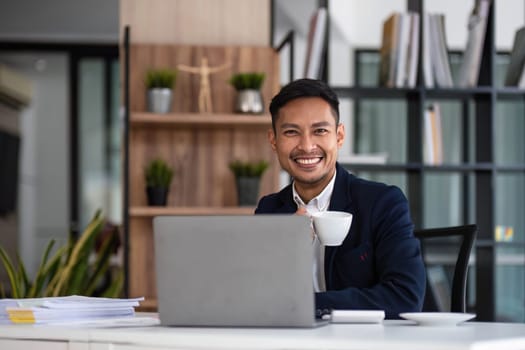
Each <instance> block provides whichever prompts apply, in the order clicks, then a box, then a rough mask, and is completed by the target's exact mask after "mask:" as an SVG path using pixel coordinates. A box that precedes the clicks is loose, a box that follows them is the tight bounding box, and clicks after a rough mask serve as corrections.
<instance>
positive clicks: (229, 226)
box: [153, 215, 326, 327]
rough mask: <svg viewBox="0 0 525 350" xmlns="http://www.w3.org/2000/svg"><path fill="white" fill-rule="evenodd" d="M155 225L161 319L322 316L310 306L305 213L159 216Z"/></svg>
mask: <svg viewBox="0 0 525 350" xmlns="http://www.w3.org/2000/svg"><path fill="white" fill-rule="evenodd" d="M153 229H154V237H155V238H154V244H155V264H156V265H155V266H156V274H157V276H156V280H157V293H158V310H159V318H160V322H161V324H162V325H166V326H200V327H202V326H221V327H314V326H318V325H320V324H323V323H320V322H319V321H320V320H316V318H315V313H314V308H315V302H314V292H313V282H312V256H313V248H312V243H311V227H310V220H309V219H308V218H307V217H304V216H298V215H252V216H240V215H238V216H236V215H228V216H159V217H155V218H154V220H153ZM324 323H326V322H324Z"/></svg>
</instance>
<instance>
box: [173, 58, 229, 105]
mask: <svg viewBox="0 0 525 350" xmlns="http://www.w3.org/2000/svg"><path fill="white" fill-rule="evenodd" d="M229 66H230V64H229V63H225V64H223V65H220V66H217V67H210V66H208V59H207V58H206V57H203V58H202V60H201V65H200V66H197V67H191V66H187V65H184V64H179V65H178V66H177V68H178V69H179V70H181V71H183V72H188V73H193V74H199V75H200V88H199V112H200V113H206V112H208V113H211V112H212V111H213V105H212V101H211V90H210V74H212V73H217V72H220V71H221V70H224V69H226V68H228V67H229Z"/></svg>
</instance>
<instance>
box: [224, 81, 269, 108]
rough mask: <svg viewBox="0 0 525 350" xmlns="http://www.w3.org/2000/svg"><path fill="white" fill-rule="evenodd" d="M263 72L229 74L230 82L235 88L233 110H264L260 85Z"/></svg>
mask: <svg viewBox="0 0 525 350" xmlns="http://www.w3.org/2000/svg"><path fill="white" fill-rule="evenodd" d="M264 77H265V74H264V73H257V72H249V73H237V74H234V75H232V76H231V78H230V84H231V85H232V86H233V87H234V88H235V90H237V99H236V102H235V111H236V112H239V113H254V114H259V113H262V112H263V111H264V102H263V98H262V94H261V86H262V84H263V82H264Z"/></svg>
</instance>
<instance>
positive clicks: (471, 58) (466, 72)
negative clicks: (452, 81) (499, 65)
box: [457, 0, 490, 87]
mask: <svg viewBox="0 0 525 350" xmlns="http://www.w3.org/2000/svg"><path fill="white" fill-rule="evenodd" d="M489 6H490V0H476V2H475V4H474V8H473V10H472V12H471V14H470V16H469V19H468V38H467V45H466V48H465V52H464V54H463V60H462V62H461V66H460V68H459V76H458V82H457V85H458V86H459V87H472V86H477V85H478V77H479V68H480V65H481V54H482V51H483V44H484V42H485V32H486V29H487V21H488V15H489Z"/></svg>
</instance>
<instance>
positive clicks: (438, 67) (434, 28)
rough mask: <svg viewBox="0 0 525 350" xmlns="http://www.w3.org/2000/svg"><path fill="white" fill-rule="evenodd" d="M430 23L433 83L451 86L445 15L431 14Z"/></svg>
mask: <svg viewBox="0 0 525 350" xmlns="http://www.w3.org/2000/svg"><path fill="white" fill-rule="evenodd" d="M429 19H430V23H429V25H430V26H429V29H430V37H431V38H430V39H431V40H430V41H431V46H430V55H431V56H432V70H433V72H434V82H435V85H437V86H439V87H452V86H453V82H452V73H451V71H450V61H449V58H448V50H447V40H446V35H445V16H444V15H443V14H431V15H430V16H429Z"/></svg>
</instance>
